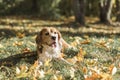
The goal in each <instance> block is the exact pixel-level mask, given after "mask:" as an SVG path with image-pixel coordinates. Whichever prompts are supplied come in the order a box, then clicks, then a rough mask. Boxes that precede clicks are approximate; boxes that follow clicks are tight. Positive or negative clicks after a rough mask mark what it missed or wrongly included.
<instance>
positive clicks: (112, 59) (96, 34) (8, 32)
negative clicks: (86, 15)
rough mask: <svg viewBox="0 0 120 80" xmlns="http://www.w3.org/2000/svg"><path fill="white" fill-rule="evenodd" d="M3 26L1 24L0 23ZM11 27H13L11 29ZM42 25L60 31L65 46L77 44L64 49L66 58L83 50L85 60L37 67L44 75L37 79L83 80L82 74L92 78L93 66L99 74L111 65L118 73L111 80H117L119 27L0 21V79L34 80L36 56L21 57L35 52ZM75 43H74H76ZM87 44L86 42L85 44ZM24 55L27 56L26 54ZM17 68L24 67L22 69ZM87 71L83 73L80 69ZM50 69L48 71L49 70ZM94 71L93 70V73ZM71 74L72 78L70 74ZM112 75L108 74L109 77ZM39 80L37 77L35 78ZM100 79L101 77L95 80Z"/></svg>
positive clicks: (119, 54)
mask: <svg viewBox="0 0 120 80" xmlns="http://www.w3.org/2000/svg"><path fill="white" fill-rule="evenodd" d="M3 23H4V24H3ZM11 24H12V26H11ZM44 26H53V27H56V28H58V29H59V30H60V32H61V33H62V36H63V38H64V39H65V40H66V41H67V42H68V43H70V44H71V43H73V42H75V43H77V45H76V46H75V47H76V48H77V49H67V50H65V52H64V53H65V54H66V55H67V56H66V57H65V58H66V59H67V58H73V57H74V56H76V55H77V53H78V52H79V48H82V49H83V53H85V55H84V59H83V60H82V61H81V62H76V64H75V65H69V64H65V63H63V62H59V61H54V60H52V61H50V63H49V65H48V66H43V67H40V68H39V70H43V71H44V72H45V74H44V75H45V76H44V77H43V78H40V77H39V79H40V80H49V79H51V80H53V79H56V78H58V79H61V77H62V80H84V78H85V77H84V75H87V76H91V75H90V73H89V72H90V71H91V69H94V68H95V67H97V68H98V70H99V69H100V72H104V73H106V74H109V67H110V66H111V65H112V64H114V67H116V68H117V72H116V73H115V74H114V75H113V76H112V78H113V80H119V78H120V77H119V75H120V36H119V35H120V30H119V27H113V26H106V25H102V24H88V26H89V27H88V26H87V27H80V28H74V27H76V24H75V25H74V24H66V23H64V22H62V21H61V22H53V21H42V20H14V19H13V20H11V19H9V20H6V19H2V20H1V25H0V80H10V79H11V80H13V79H14V80H28V79H33V77H34V75H33V74H32V73H33V72H34V70H36V69H31V68H32V67H33V64H34V62H35V61H36V59H37V58H36V55H34V56H29V55H27V56H26V57H23V56H22V57H21V55H24V54H25V53H26V52H28V53H29V52H31V53H34V51H35V50H36V44H35V37H36V34H37V32H38V31H39V30H40V29H41V28H43V27H44ZM76 40H77V42H76ZM88 40H89V42H88V43H85V42H86V41H88ZM25 55H26V54H25ZM20 66H25V67H27V68H28V69H27V68H25V69H23V70H22V69H21V68H20ZM16 67H18V68H20V70H22V71H23V72H22V71H21V75H17V74H16ZM84 67H86V69H87V70H88V71H87V72H86V73H85V72H84V70H83V68H84ZM50 70H51V71H50ZM95 71H96V70H95ZM72 74H74V75H72ZM109 75H110V76H111V74H109ZM37 79H38V77H37ZM97 79H98V80H100V78H97Z"/></svg>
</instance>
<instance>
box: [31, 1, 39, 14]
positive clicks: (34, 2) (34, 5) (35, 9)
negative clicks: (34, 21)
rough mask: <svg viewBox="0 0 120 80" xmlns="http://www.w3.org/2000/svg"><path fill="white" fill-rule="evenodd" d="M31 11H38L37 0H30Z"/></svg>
mask: <svg viewBox="0 0 120 80" xmlns="http://www.w3.org/2000/svg"><path fill="white" fill-rule="evenodd" d="M31 9H32V11H33V13H35V14H36V13H38V11H39V10H38V2H37V0H32V8H31Z"/></svg>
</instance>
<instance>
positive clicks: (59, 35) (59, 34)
mask: <svg viewBox="0 0 120 80" xmlns="http://www.w3.org/2000/svg"><path fill="white" fill-rule="evenodd" d="M57 33H58V40H60V39H61V38H62V36H61V33H60V32H59V31H58V30H57Z"/></svg>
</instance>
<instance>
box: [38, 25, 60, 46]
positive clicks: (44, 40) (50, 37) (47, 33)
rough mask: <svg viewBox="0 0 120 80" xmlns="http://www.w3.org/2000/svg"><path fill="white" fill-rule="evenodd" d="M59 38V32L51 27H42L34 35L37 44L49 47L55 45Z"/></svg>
mask: <svg viewBox="0 0 120 80" xmlns="http://www.w3.org/2000/svg"><path fill="white" fill-rule="evenodd" d="M60 39H61V34H60V32H59V31H58V30H57V29H55V28H53V27H45V28H43V29H42V30H41V31H40V32H39V33H38V35H37V37H36V43H37V44H38V45H40V44H45V45H48V46H51V47H56V44H57V42H59V40H60Z"/></svg>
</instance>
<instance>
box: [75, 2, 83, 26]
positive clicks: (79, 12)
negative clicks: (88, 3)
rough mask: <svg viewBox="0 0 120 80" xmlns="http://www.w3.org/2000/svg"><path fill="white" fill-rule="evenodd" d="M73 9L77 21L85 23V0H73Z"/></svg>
mask: <svg viewBox="0 0 120 80" xmlns="http://www.w3.org/2000/svg"><path fill="white" fill-rule="evenodd" d="M73 11H74V15H75V20H76V22H79V23H80V24H81V25H85V0H73Z"/></svg>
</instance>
